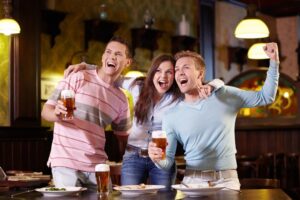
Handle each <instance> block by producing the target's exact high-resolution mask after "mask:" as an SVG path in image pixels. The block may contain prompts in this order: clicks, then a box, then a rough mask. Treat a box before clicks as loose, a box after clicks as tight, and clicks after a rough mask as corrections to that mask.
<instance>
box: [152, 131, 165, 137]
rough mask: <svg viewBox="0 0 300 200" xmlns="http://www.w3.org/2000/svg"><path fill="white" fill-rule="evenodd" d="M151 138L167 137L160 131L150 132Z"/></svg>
mask: <svg viewBox="0 0 300 200" xmlns="http://www.w3.org/2000/svg"><path fill="white" fill-rule="evenodd" d="M152 137H153V138H165V137H167V134H166V132H165V131H162V130H159V131H152Z"/></svg>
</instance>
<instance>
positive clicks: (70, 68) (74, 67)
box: [64, 62, 97, 78]
mask: <svg viewBox="0 0 300 200" xmlns="http://www.w3.org/2000/svg"><path fill="white" fill-rule="evenodd" d="M96 68H97V65H91V64H87V63H85V62H82V63H78V64H74V65H69V66H68V68H67V69H65V71H64V78H66V77H67V76H69V75H70V74H71V73H73V72H74V73H76V72H78V71H80V70H85V69H87V70H93V69H96Z"/></svg>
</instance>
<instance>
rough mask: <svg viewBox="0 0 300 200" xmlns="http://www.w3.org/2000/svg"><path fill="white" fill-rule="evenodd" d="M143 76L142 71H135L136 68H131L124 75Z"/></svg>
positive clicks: (130, 76)
mask: <svg viewBox="0 0 300 200" xmlns="http://www.w3.org/2000/svg"><path fill="white" fill-rule="evenodd" d="M143 76H145V75H144V74H143V73H142V72H140V71H137V70H131V71H129V72H127V73H126V74H125V77H128V78H137V77H143Z"/></svg>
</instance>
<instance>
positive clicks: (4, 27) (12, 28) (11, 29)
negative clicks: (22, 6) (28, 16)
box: [0, 0, 21, 35]
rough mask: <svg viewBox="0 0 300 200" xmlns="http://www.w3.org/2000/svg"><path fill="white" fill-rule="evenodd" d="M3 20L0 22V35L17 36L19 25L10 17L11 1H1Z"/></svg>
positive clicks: (19, 29) (19, 30)
mask: <svg viewBox="0 0 300 200" xmlns="http://www.w3.org/2000/svg"><path fill="white" fill-rule="evenodd" d="M3 8H4V18H3V19H1V20H0V33H2V34H4V35H11V34H19V33H20V32H21V28H20V25H19V24H18V22H17V21H16V20H14V19H13V18H11V17H10V13H11V10H12V7H11V0H3Z"/></svg>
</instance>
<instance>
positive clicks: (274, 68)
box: [222, 43, 279, 108]
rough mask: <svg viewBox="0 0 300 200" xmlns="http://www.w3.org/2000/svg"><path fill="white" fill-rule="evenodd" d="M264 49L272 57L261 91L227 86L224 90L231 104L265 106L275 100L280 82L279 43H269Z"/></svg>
mask: <svg viewBox="0 0 300 200" xmlns="http://www.w3.org/2000/svg"><path fill="white" fill-rule="evenodd" d="M264 51H265V53H266V54H267V55H268V56H269V57H270V66H269V68H268V71H267V77H266V79H265V81H264V85H263V86H262V89H261V90H260V91H249V90H243V89H239V88H235V87H230V86H225V88H224V90H222V91H223V92H224V93H225V94H227V96H228V98H230V99H231V100H230V102H231V104H236V105H239V106H238V107H239V108H241V107H256V106H263V105H268V104H271V103H273V102H274V100H275V97H276V92H277V88H278V82H279V53H278V47H277V44H276V43H268V44H267V45H266V46H265V47H264ZM228 102H229V101H228Z"/></svg>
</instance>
